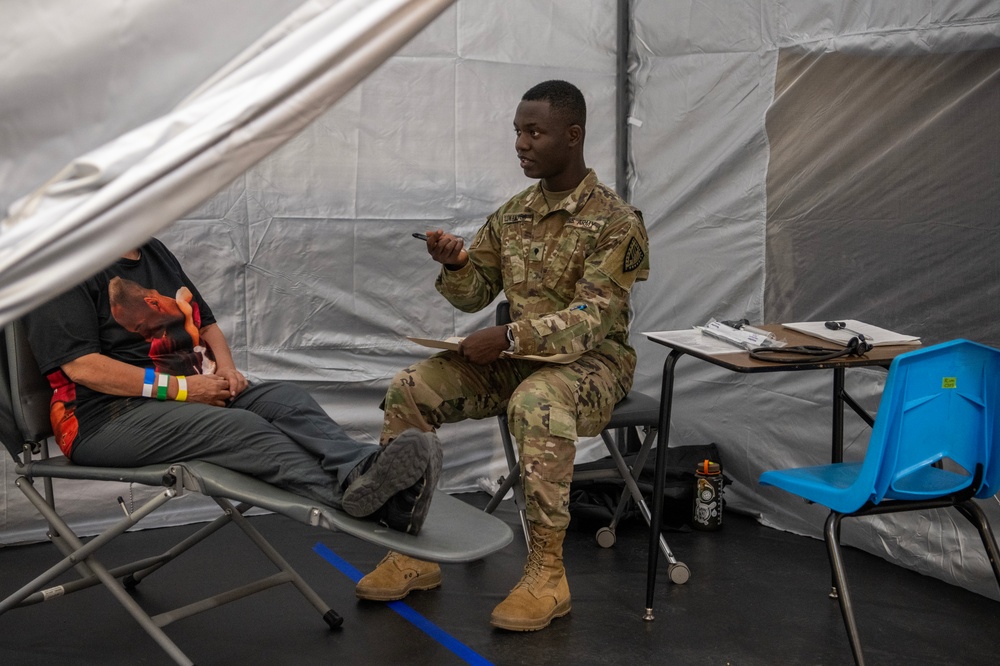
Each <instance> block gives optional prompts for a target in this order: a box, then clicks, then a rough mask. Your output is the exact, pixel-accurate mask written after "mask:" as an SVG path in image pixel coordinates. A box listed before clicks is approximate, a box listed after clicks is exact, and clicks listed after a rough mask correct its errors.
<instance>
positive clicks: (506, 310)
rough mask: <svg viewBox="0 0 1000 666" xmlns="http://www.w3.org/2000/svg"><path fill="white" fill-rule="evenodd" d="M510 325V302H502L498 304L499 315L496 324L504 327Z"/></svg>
mask: <svg viewBox="0 0 1000 666" xmlns="http://www.w3.org/2000/svg"><path fill="white" fill-rule="evenodd" d="M509 323H510V303H509V302H508V301H500V302H499V303H497V315H496V324H497V326H502V325H503V324H509Z"/></svg>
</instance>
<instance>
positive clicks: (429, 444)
mask: <svg viewBox="0 0 1000 666" xmlns="http://www.w3.org/2000/svg"><path fill="white" fill-rule="evenodd" d="M435 458H436V459H437V461H438V463H437V469H438V470H440V466H441V463H440V461H441V444H440V442H438V439H437V435H435V434H434V433H432V432H427V433H424V432H420V431H419V430H407V431H406V432H404V433H402V434H401V435H399V437H397V438H396V439H394V440H392V441H391V442H389V443H388V444H386V445H385V446H384V447H382V449H381V450H380V451H377V452H376V453H374V454H372V456H370V457H368V458H366V459H365V460H363V461H362V462H361V463H359V464H358V465H357V467H356V468H355V469H359V468H360V470H361V474H360V475H358V476H357V478H355V479H353V480H351V482H350V483H349V484H348V486H347V488H346V489H345V490H344V496H343V498H342V499H341V505H342V506H343V508H344V511H346V512H347V513H348V514H350V515H352V516H354V517H356V518H364V517H367V516H371V515H372V514H374V513H375V512H376V511H378V510H379V509H381V508H382V507H383V506H384V505H385V503H386V502H387V501H388V500H389V499H390V498H391V497H392V496H393V495H395V494H396V493H399V492H400V491H403V490H407V489H409V488H410V487H412V486H413V485H414V484H416V483H417V482H418V481H420V479H421V478H422V477H423V476H424V475H425V473H426V472H427V470H428V469H429V468H430V467H432V462H433V460H434V459H435ZM352 476H354V471H353V470H352V472H351V474H350V475H348V479H350V478H351V477H352ZM434 480H435V482H436V481H437V477H436V475H435V479H434ZM431 492H433V490H432V491H431Z"/></svg>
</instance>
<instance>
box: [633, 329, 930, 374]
mask: <svg viewBox="0 0 1000 666" xmlns="http://www.w3.org/2000/svg"><path fill="white" fill-rule="evenodd" d="M756 328H760V329H763V330H765V331H769V332H772V333H774V334H775V335H776V336H777V337H778V338H779V339H781V340H784V341H785V342H786V343H788V346H790V347H791V346H798V345H810V346H814V347H824V348H826V349H830V350H834V349H840V347H839V345H837V344H835V343H832V342H827V341H826V340H820V339H819V338H815V337H813V336H811V335H806V334H805V333H799V332H798V331H793V330H791V329H788V328H785V327H783V326H782V325H781V324H764V325H761V326H757V327H756ZM664 333H666V334H669V333H670V331H666V332H664ZM654 335H656V334H655V333H647V334H646V336H647V337H648V338H649V339H650V340H652V341H653V342H656V343H658V344H661V345H665V346H667V347H670V348H672V349H673V350H675V351H677V352H682V353H684V354H690V355H691V356H695V357H697V358H700V359H702V360H704V361H708V362H709V363H713V364H715V365H718V366H721V367H723V368H727V369H729V370H732V371H734V372H786V371H790V370H825V369H831V368H848V367H865V366H878V367H883V368H887V367H889V365H890V364H891V363H892V360H893V359H894V358H896V357H897V356H899V355H900V354H905V353H906V352H909V351H913V350H915V349H919V348H920V345H919V344H908V345H884V346H879V347H875V348H874V349H872V350H871V351H869V352H867V353H866V354H864V355H863V356H849V355H845V356H840V357H838V358H835V359H830V360H826V361H815V360H809V357H807V356H803V357H802V361H796V362H792V363H778V362H774V361H759V360H757V359H754V358H750V354H748V353H747V352H745V351H736V352H729V353H712V352H707V351H705V350H703V349H698V348H696V347H694V346H689V345H686V344H684V342H683V341H677V340H670V339H660V338H657V337H654ZM668 337H669V336H668ZM723 344H725V343H723Z"/></svg>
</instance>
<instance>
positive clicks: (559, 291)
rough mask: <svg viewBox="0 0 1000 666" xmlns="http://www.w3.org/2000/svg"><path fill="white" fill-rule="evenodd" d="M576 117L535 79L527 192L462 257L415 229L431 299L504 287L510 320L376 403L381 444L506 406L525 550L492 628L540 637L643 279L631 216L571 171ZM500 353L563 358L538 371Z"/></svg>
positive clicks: (576, 159)
mask: <svg viewBox="0 0 1000 666" xmlns="http://www.w3.org/2000/svg"><path fill="white" fill-rule="evenodd" d="M585 123H586V107H585V104H584V100H583V96H582V94H581V93H580V91H579V90H577V89H576V87H574V86H572V85H571V84H568V83H566V82H563V81H548V82H545V83H541V84H539V85H537V86H535V87H534V88H532V89H531V90H529V91H528V92H527V93H525V95H524V97H523V98H522V101H521V103H520V104H519V105H518V109H517V113H516V115H515V118H514V130H515V134H516V135H517V140H516V141H515V149H516V151H517V154H518V157H519V159H520V162H521V168H522V169H523V170H524V173H525V175H527V176H529V177H532V178H539V179H540V183H539V184H536V185H533V186H531V187H529V188H528V189H526V190H524V191H523V192H521V193H520V194H518V195H517V196H515V197H514V198H512V199H511V200H510V201H508V202H507V203H506V204H504V205H503V206H502V207H501V208H500V209H499V210H498V211H496V212H495V213H494V214H493V215H491V216H490V217H489V219H488V220H487V222H486V224H485V225H484V226H483V227H482V228H481V229H480V230H479V232H478V233H477V234H476V236H475V238H474V239H473V241H472V243H471V245H470V246H469V248H468V250H467V251H466V250H465V249H464V242H463V241H462V239H460V238H458V237H455V236H452V235H450V234H446V233H444V232H442V231H440V230H438V231H431V232H429V233H428V234H427V236H428V239H427V247H428V252H429V253H430V254H431V256H432V257H433V258H434V259H435V260H436V261H438V262H439V263H441V264H443V268H442V270H441V273H440V274H439V276H438V278H437V282H436V285H435V286H436V287H437V289H438V291H439V292H440V293H441V294H442V295H444V297H445V298H447V299H448V301H449V302H451V303H452V304H453V305H454V306H455V307H456V308H458V309H460V310H462V311H464V312H477V311H479V310H482V309H483V308H485V307H487V306H488V305H490V304H491V303H492V302H493V300H494V299H495V298H496V297H497V295H498V294H499V293H500V292H501V291H503V293H504V296H505V298H506V299H507V301H509V303H510V314H511V321H512V323H511V324H509V325H506V326H493V327H489V328H486V329H483V330H481V331H477V332H475V333H473V334H472V335H469V336H468V337H466V338H465V339H464V340H463V341H462V343H461V345H460V347H459V350H458V351H457V352H444V353H442V354H438V355H436V356H434V357H432V358H430V359H427V360H425V361H421V362H419V363H417V364H415V365H412V366H410V367H408V368H406V369H404V370H402V371H401V372H399V373H398V374H397V375H396V377H395V378H394V379H393V380H392V384H391V385H390V387H389V389H388V391H387V393H386V398H385V402H384V405H383V407H384V409H385V420H384V422H383V429H382V438H381V439H382V444H387V443H388V442H390V441H392V440H393V439H394V438H395V437H396V436H397V435H398V434H400V433H402V432H404V431H406V430H408V429H411V428H416V429H419V430H423V431H431V430H436V429H437V428H438V427H439V426H440V425H441V424H443V423H453V422H456V421H460V420H463V419H469V418H472V419H481V418H485V417H488V416H496V415H497V414H500V413H503V411H504V410H506V412H507V415H508V419H509V423H510V428H511V434H512V435H513V437H514V439H515V440H516V441H517V443H518V446H519V451H520V463H521V479H522V482H523V487H524V491H525V495H526V498H527V518H528V521H529V532H530V538H531V544H530V554H529V557H528V563H527V564H526V566H525V571H524V577H523V578H522V579H521V581H520V582H519V583H518V585H517V586H516V587H515V588H514V590H513V591H512V592H511V594H510V596H509V597H508V598H507V599H506V600H505V601H504V602H502V603H501V604H500V605H499V606H497V608H496V609H495V610H494V611H493V616H492V620H491V621H492V623H493V624H494V625H495V626H498V627H501V628H504V629H510V630H516V631H532V630H536V629H541V628H543V627H545V626H548V624H549V622H551V620H552V619H553V618H554V617H560V616H562V615H565V614H566V613H568V612H569V610H570V595H569V586H568V584H567V583H566V577H565V571H564V569H563V565H562V540H563V536H564V535H565V531H566V528H567V526H568V524H569V518H570V516H569V486H570V481H571V479H572V476H573V460H574V457H575V454H576V440H577V438H578V437H581V436H594V435H598V434H600V432H601V430H602V429H603V428H604V426H605V425H606V424H607V422H608V420H609V419H610V418H611V411H612V409H613V407H614V405H615V404H616V403H617V402H618V401H619V400H621V399H622V398H623V397H624V396H625V395H626V393H628V391H629V389H630V388H631V385H632V376H633V373H634V371H635V363H636V356H635V351H634V350H633V349H632V347H631V346H630V345H629V343H628V323H629V317H630V308H629V291H630V289H631V288H632V285H633V284H634V283H635V282H636V281H637V280H645V279H646V278H647V276H648V274H649V257H648V240H647V237H646V230H645V228H644V226H643V222H642V217H641V214H640V213H639V211H637V210H636V209H634V208H632V207H631V206H630V205H629V204H627V203H626V202H624V201H623V200H622V199H621V198H620V197H618V196H617V195H616V194H615V193H614V192H613V191H611V190H610V189H608V188H607V187H606V186H604V185H602V184H601V183H600V182H599V181H598V179H597V176H596V175H595V173H594V172H593V171H592V170H590V169H588V168H587V167H586V165H585V163H584V159H583V140H584V127H585ZM508 351H509V352H512V353H513V354H515V355H540V356H546V355H553V354H574V355H578V358H576V360H573V361H572V362H569V363H564V364H561V363H547V362H543V361H535V360H523V359H514V358H510V357H509V356H507V355H504V352H508ZM440 580H441V577H440V568H439V567H438V566H437V565H436V564H433V563H429V562H421V561H420V560H415V559H413V558H409V557H405V556H403V555H400V554H397V553H390V554H389V555H388V556H387V557H386V558H385V559H384V560H383V561H382V563H380V564H379V567H378V568H377V569H376V570H375V571H373V572H372V573H371V574H369V575H368V576H366V577H365V578H364V579H362V580H361V582H360V583H359V584H358V589H357V593H358V596H359V597H361V598H366V599H377V600H389V599H399V598H402V597H403V596H405V595H406V594H407V593H408V592H409V591H410V590H414V589H418V590H419V589H430V588H432V587H436V586H438V585H439V584H440Z"/></svg>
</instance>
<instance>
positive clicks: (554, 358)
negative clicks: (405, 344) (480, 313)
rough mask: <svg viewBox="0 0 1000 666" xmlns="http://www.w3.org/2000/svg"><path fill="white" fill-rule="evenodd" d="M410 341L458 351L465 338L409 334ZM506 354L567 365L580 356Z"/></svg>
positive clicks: (507, 353)
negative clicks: (422, 336)
mask: <svg viewBox="0 0 1000 666" xmlns="http://www.w3.org/2000/svg"><path fill="white" fill-rule="evenodd" d="M406 339H407V340H409V341H410V342H415V343H417V344H418V345H420V346H422V347H430V348H431V349H445V350H449V351H458V343H460V342H461V341H462V340H464V339H465V338H458V337H454V338H445V339H444V340H436V339H434V338H412V337H409V336H407V338H406ZM503 355H504V356H509V357H510V358H517V359H522V360H525V361H543V362H545V363H559V364H562V365H565V364H566V363H572V362H573V361H575V360H576V359H578V358H580V354H551V355H549V356H539V355H535V354H513V353H511V352H504V353H503Z"/></svg>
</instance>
